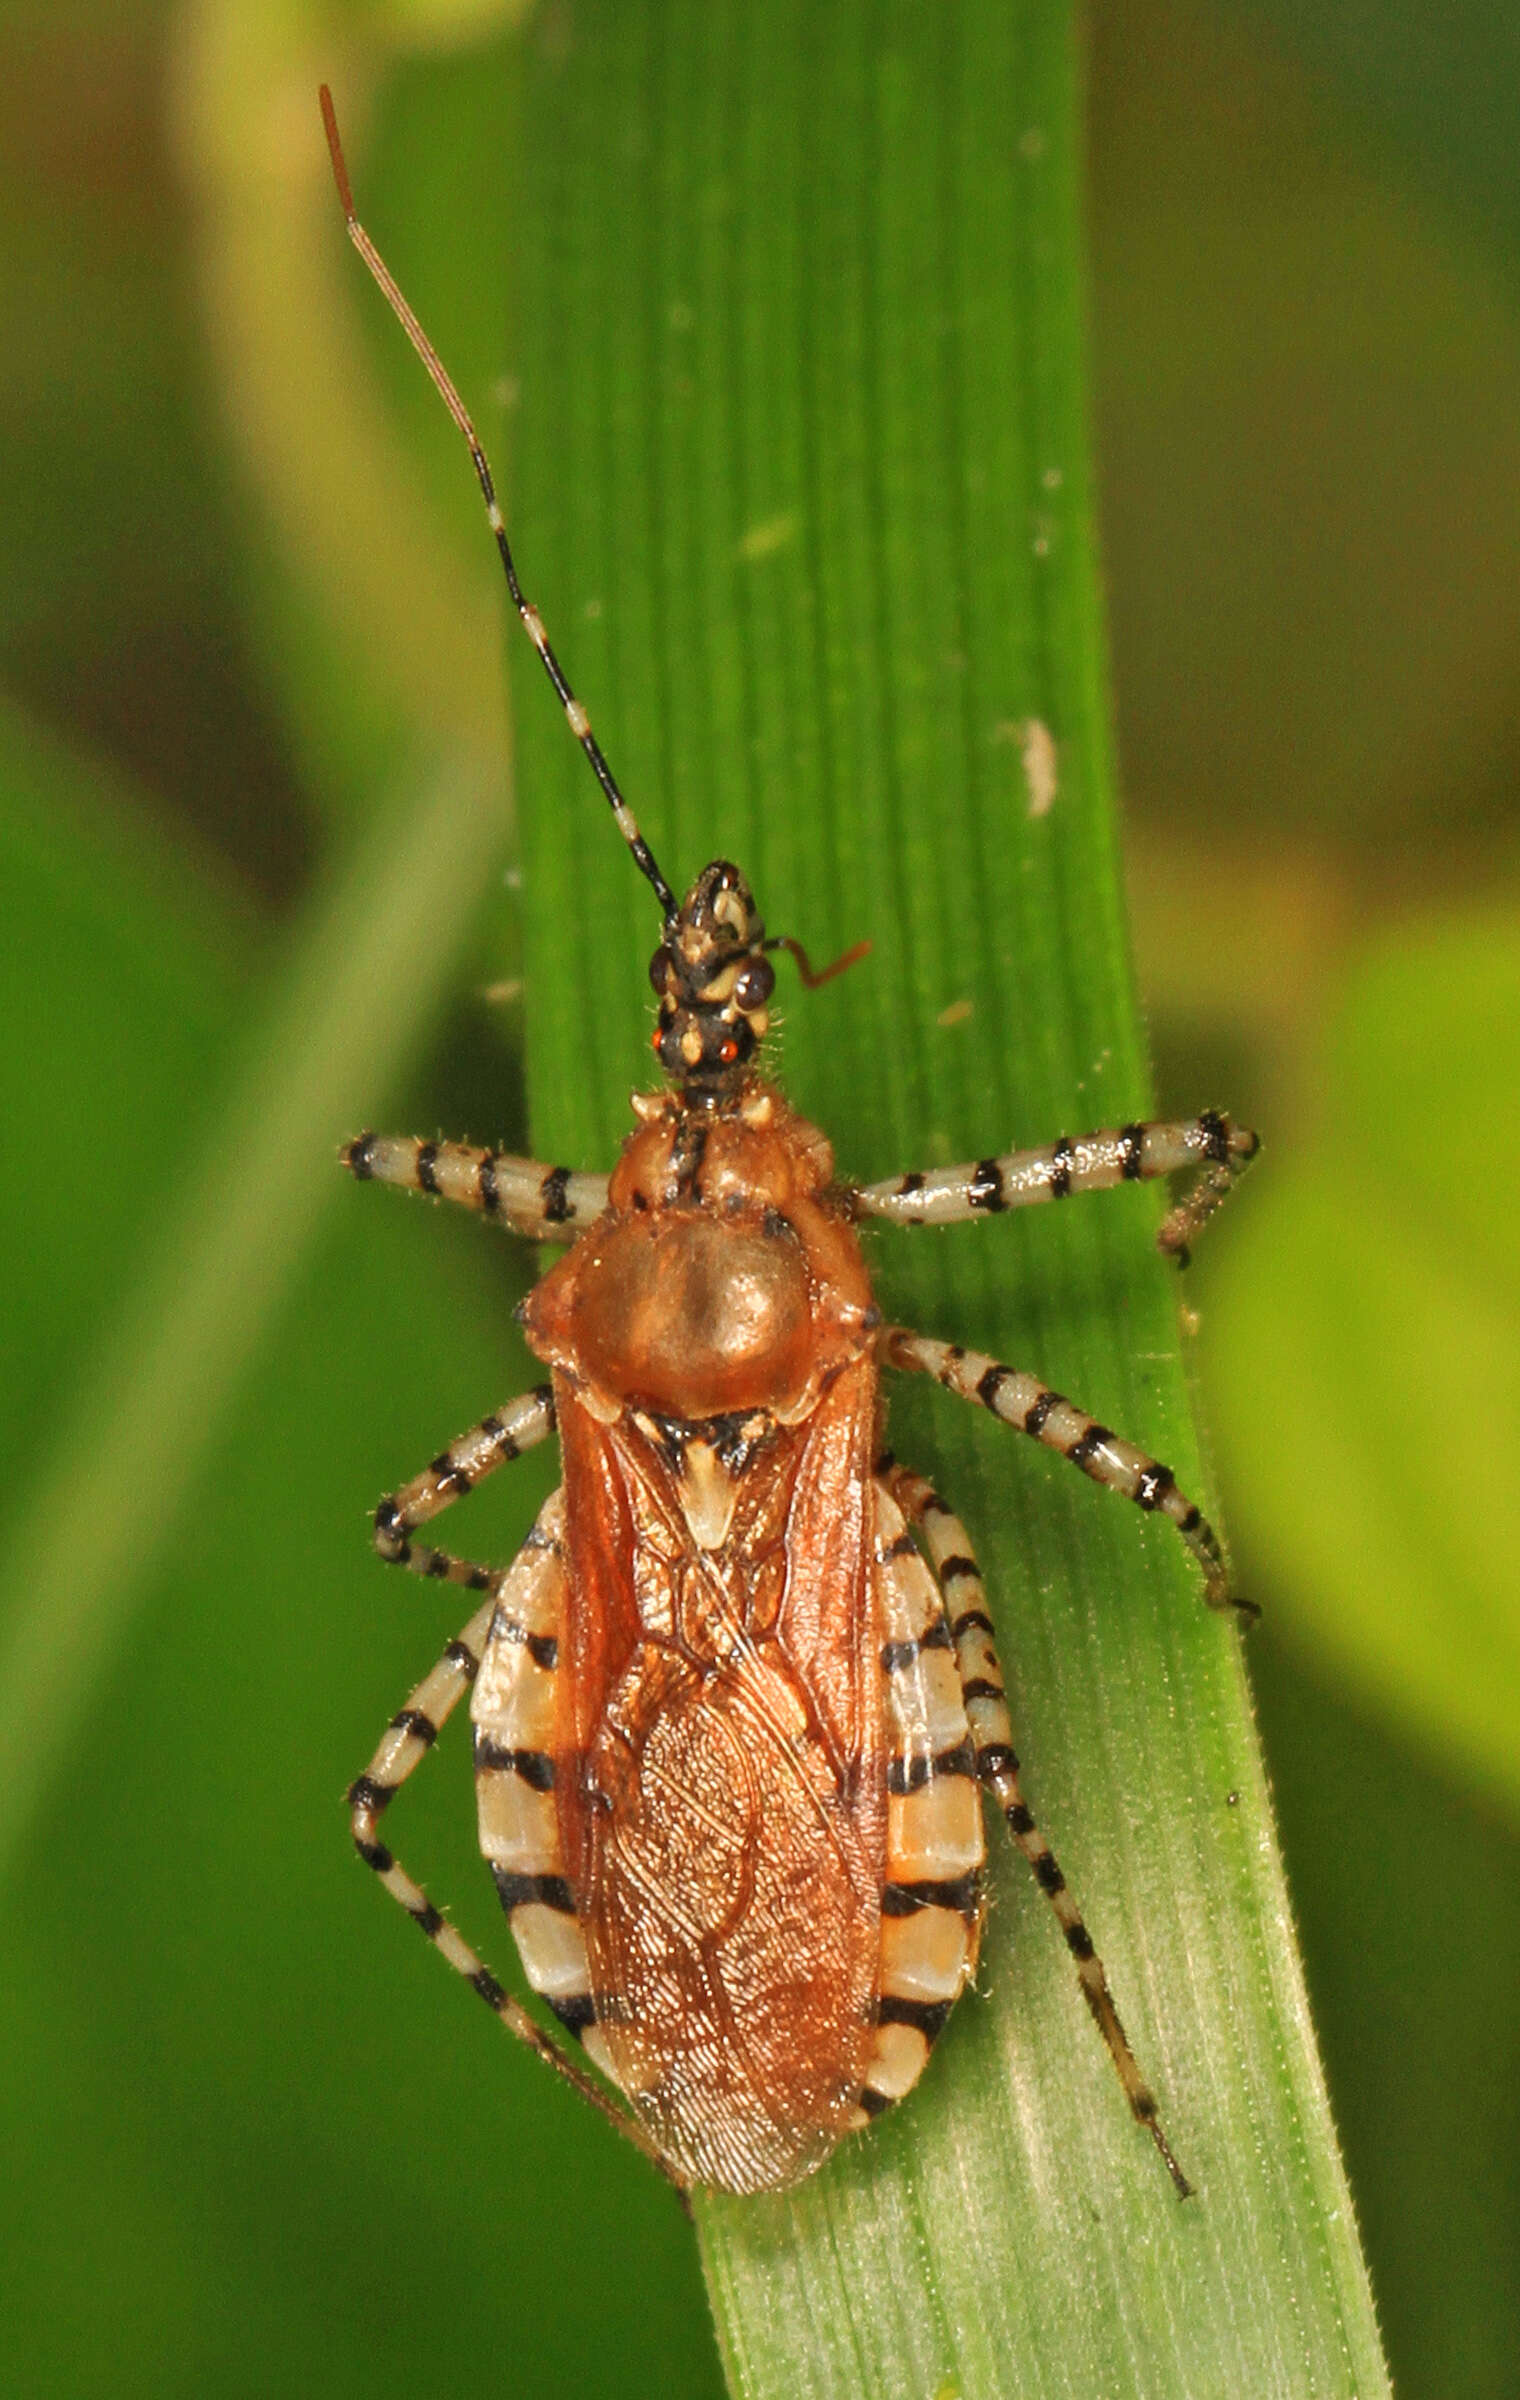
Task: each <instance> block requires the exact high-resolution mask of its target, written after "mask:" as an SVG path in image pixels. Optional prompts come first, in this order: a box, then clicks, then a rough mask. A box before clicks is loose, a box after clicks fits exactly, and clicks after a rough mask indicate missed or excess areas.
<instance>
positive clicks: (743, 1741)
mask: <svg viewBox="0 0 1520 2400" xmlns="http://www.w3.org/2000/svg"><path fill="white" fill-rule="evenodd" d="M875 1403H876V1379H875V1374H874V1370H873V1368H872V1366H871V1364H870V1362H869V1361H862V1362H858V1363H857V1364H855V1365H854V1366H852V1367H851V1368H849V1369H848V1370H846V1372H844V1373H843V1374H841V1375H840V1376H839V1377H838V1378H837V1379H836V1380H835V1382H834V1383H833V1385H832V1386H831V1387H830V1389H829V1390H828V1392H827V1393H826V1394H825V1395H824V1397H823V1398H822V1400H821V1401H820V1403H819V1405H818V1407H817V1408H816V1409H815V1410H814V1411H813V1413H812V1414H811V1415H810V1416H809V1417H808V1418H807V1419H806V1420H805V1422H804V1423H803V1424H802V1425H800V1426H798V1427H795V1428H791V1429H787V1428H781V1427H776V1428H774V1429H772V1430H771V1431H770V1433H769V1434H768V1436H767V1438H766V1439H765V1440H764V1441H763V1442H762V1443H761V1444H759V1445H758V1447H757V1448H756V1449H755V1451H754V1452H753V1453H752V1454H749V1455H745V1456H743V1457H741V1458H740V1459H738V1460H737V1461H736V1462H734V1463H732V1466H731V1471H730V1470H725V1469H723V1468H721V1467H715V1466H714V1463H713V1460H712V1457H711V1453H710V1452H706V1446H705V1445H704V1444H702V1443H700V1442H698V1441H695V1440H694V1441H693V1442H692V1443H691V1444H688V1445H686V1446H684V1447H683V1446H682V1445H680V1444H679V1443H676V1444H673V1445H669V1446H667V1445H662V1444H657V1443H655V1442H653V1441H651V1440H648V1439H646V1438H645V1437H644V1436H643V1434H641V1433H640V1432H639V1431H638V1429H637V1428H636V1427H635V1426H634V1425H633V1424H632V1423H631V1422H630V1421H628V1420H626V1419H625V1420H621V1421H620V1422H619V1423H617V1424H616V1425H614V1426H611V1427H608V1426H605V1425H602V1424H599V1423H597V1422H596V1420H595V1419H593V1418H592V1417H591V1415H590V1414H589V1412H588V1411H587V1410H586V1409H585V1408H584V1407H583V1406H582V1405H581V1404H580V1403H579V1402H578V1401H577V1400H576V1398H575V1395H574V1392H573V1389H567V1390H566V1391H565V1392H564V1394H563V1395H562V1397H561V1403H560V1427H561V1438H562V1441H563V1444H564V1461H565V1479H566V1501H567V1507H566V1551H567V1577H566V1607H565V1656H564V1665H565V1674H564V1676H563V1678H562V1683H561V1689H562V1692H563V1694H564V1701H563V1706H564V1709H565V1711H566V1712H567V1714H566V1720H565V1735H566V1745H567V1749H568V1750H569V1752H570V1756H569V1757H568V1758H567V1761H566V1765H567V1770H568V1771H567V1772H566V1773H565V1774H564V1775H563V1776H562V1777H561V1778H560V1780H559V1782H558V1785H557V1804H558V1810H559V1821H560V1832H561V1843H562V1850H563V1854H564V1857H565V1860H566V1863H567V1869H568V1872H569V1875H570V1880H571V1884H572V1888H573V1889H574V1891H575V1894H576V1898H577V1904H578V1910H579V1914H580V1918H581V1923H582V1927H583V1930H584V1933H585V1939H586V1946H587V1951H588V1954H589V1958H590V1966H591V1988H592V1992H593V1995H594V1999H595V2004H596V2010H597V2015H598V2018H599V2020H600V2029H601V2040H602V2045H603V2046H604V2051H605V2055H606V2056H607V2057H608V2058H609V2059H610V2061H611V2063H612V2066H613V2069H614V2072H615V2074H616V2076H617V2079H618V2081H619V2082H620V2083H621V2085H622V2086H623V2089H624V2090H625V2091H626V2092H627V2093H628V2095H629V2097H630V2098H631V2099H632V2100H633V2101H634V2103H635V2105H636V2106H637V2107H638V2109H639V2111H640V2114H641V2115H642V2116H643V2117H644V2119H645V2121H646V2123H647V2124H648V2126H649V2128H650V2130H651V2132H652V2133H653V2134H654V2135H655V2138H656V2139H657V2141H658V2142H659V2144H660V2146H661V2148H662V2150H663V2151H665V2152H666V2154H667V2155H668V2156H669V2157H670V2158H671V2159H672V2161H673V2162H674V2163H675V2164H676V2165H677V2166H678V2167H679V2168H680V2169H681V2170H682V2172H684V2173H685V2174H687V2175H690V2176H692V2177H693V2178H695V2179H697V2180H700V2181H703V2182H708V2183H716V2184H721V2185H724V2186H726V2187H727V2188H728V2189H730V2190H754V2189H761V2188H768V2187H774V2186H775V2185H777V2184H782V2183H788V2182H791V2181H794V2180H795V2179H796V2178H797V2177H798V2176H799V2175H802V2174H805V2173H806V2172H807V2170H808V2169H809V2168H810V2167H812V2166H814V2165H816V2164H817V2162H818V2160H819V2159H820V2158H821V2157H823V2156H824V2155H826V2153H827V2152H828V2150H829V2149H830V2148H832V2146H833V2144H834V2143H835V2142H836V2141H837V2140H838V2138H839V2135H840V2133H841V2132H842V2131H843V2130H844V2128H845V2125H846V2122H847V2120H848V2118H849V2115H850V2111H851V2108H852V2107H853V2105H854V2102H855V2098H856V2095H857V2093H858V2091H859V2087H860V2084H861V2081H862V2078H863V2076H864V2073H865V2069H866V2064H867V2060H868V2058H869V2055H870V2048H871V2041H872V2026H873V2019H874V2000H875V1979H876V1973H877V1960H878V1949H879V1920H880V1896H881V1884H882V1879H883V1873H884V1861H885V1846H886V1782H885V1762H884V1745H885V1735H884V1718H883V1701H882V1687H881V1672H880V1665H879V1661H878V1659H877V1657H876V1654H875V1653H876V1649H877V1643H876V1640H875V1636H874V1633H873V1631H872V1625H873V1622H874V1616H875V1610H874V1606H873V1596H872V1593H873V1587H872V1585H871V1582H870V1576H869V1563H870V1562H869V1546H868V1537H869V1532H870V1525H871V1508H872V1498H871V1486H870V1459H871V1442H872V1434H873V1430H874V1416H875ZM693 1430H695V1429H693ZM703 1452H705V1455H704V1456H702V1458H701V1463H700V1466H699V1465H698V1464H697V1454H698V1453H703ZM725 1472H727V1473H728V1474H729V1482H728V1486H727V1488H726V1489H722V1488H720V1490H719V1493H718V1497H717V1499H716V1501H715V1498H714V1483H713V1478H714V1475H715V1474H716V1475H718V1476H719V1477H721V1476H722V1474H724V1473H725ZM725 1508H726V1511H727V1514H726V1522H724V1523H723V1524H722V1538H721V1539H719V1540H716V1541H714V1538H713V1537H714V1533H715V1530H716V1527H717V1524H718V1521H719V1520H720V1519H722V1517H723V1514H724V1510H725ZM693 1517H695V1519H696V1523H697V1526H698V1528H699V1529H700V1531H701V1532H702V1534H703V1535H704V1536H705V1537H706V1541H707V1542H708V1543H709V1544H711V1545H712V1546H704V1543H703V1541H701V1540H699V1539H698V1538H697V1534H696V1533H695V1532H694V1531H693V1526H692V1519H693Z"/></svg>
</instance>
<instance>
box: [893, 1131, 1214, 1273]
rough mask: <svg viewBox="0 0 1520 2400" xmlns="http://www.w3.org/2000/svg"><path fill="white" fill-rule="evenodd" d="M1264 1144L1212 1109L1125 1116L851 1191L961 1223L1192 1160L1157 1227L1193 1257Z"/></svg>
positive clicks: (912, 1219) (920, 1221)
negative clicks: (1207, 1223) (1140, 1120)
mask: <svg viewBox="0 0 1520 2400" xmlns="http://www.w3.org/2000/svg"><path fill="white" fill-rule="evenodd" d="M1260 1147H1261V1144H1260V1141H1259V1140H1258V1138H1257V1136H1256V1135H1255V1134H1254V1133H1252V1132H1251V1131H1250V1130H1249V1128H1248V1127H1246V1126H1244V1125H1235V1124H1232V1123H1231V1121H1230V1119H1229V1118H1228V1117H1222V1116H1220V1115H1218V1114H1217V1112H1216V1111H1214V1110H1213V1109H1207V1110H1205V1112H1204V1113H1203V1115H1202V1116H1199V1117H1189V1118H1188V1119H1187V1120H1186V1122H1185V1123H1182V1124H1154V1125H1120V1126H1116V1127H1114V1128H1112V1129H1110V1130H1108V1131H1105V1132H1101V1133H1084V1134H1083V1135H1081V1136H1080V1138H1079V1139H1077V1140H1071V1139H1070V1138H1069V1137H1068V1136H1066V1135H1064V1134H1063V1135H1062V1137H1061V1139H1060V1140H1059V1141H1057V1142H1051V1143H1050V1144H1048V1146H1047V1147H1046V1148H1044V1149H1043V1150H1010V1151H1008V1152H1007V1153H1005V1155H1004V1156H1002V1157H1000V1158H983V1159H978V1160H976V1161H974V1162H970V1163H967V1164H966V1165H964V1166H958V1167H936V1168H935V1169H934V1170H933V1172H932V1173H929V1174H924V1175H898V1176H894V1177H893V1178H892V1179H891V1180H890V1181H889V1182H886V1183H868V1184H866V1185H865V1186H864V1187H863V1188H862V1189H860V1190H858V1191H856V1192H855V1193H854V1195H853V1199H854V1205H855V1208H856V1211H857V1213H858V1214H859V1215H861V1216H866V1217H885V1218H887V1219H888V1220H889V1221H890V1222H891V1223H892V1224H894V1225H958V1224H963V1223H964V1222H965V1221H966V1220H967V1219H968V1218H971V1217H981V1216H998V1215H1000V1214H1001V1213H1002V1212H1003V1210H1005V1209H1009V1208H1030V1207H1033V1206H1034V1205H1035V1203H1036V1202H1038V1201H1041V1200H1065V1199H1066V1198H1068V1197H1069V1196H1070V1194H1072V1193H1073V1192H1106V1191H1109V1190H1111V1189H1112V1188H1113V1186H1114V1185H1115V1184H1116V1183H1141V1182H1148V1181H1149V1180H1150V1178H1151V1177H1152V1176H1155V1175H1173V1174H1176V1173H1177V1172H1178V1171H1179V1169H1181V1168H1184V1167H1194V1168H1196V1169H1197V1170H1198V1176H1197V1180H1196V1182H1195V1183H1194V1184H1193V1187H1192V1189H1191V1190H1190V1191H1189V1192H1188V1193H1187V1194H1186V1195H1185V1196H1184V1198H1183V1199H1181V1200H1180V1201H1179V1202H1178V1204H1177V1206H1176V1207H1175V1208H1174V1209H1173V1210H1172V1212H1171V1214H1170V1215H1169V1216H1168V1217H1167V1218H1166V1219H1165V1221H1164V1223H1163V1224H1162V1226H1161V1229H1160V1231H1159V1233H1158V1234H1157V1236H1156V1242H1157V1246H1158V1248H1160V1249H1162V1250H1165V1251H1166V1252H1167V1253H1168V1254H1169V1255H1170V1256H1171V1257H1173V1258H1176V1259H1177V1260H1178V1261H1179V1263H1181V1264H1185V1263H1186V1260H1187V1255H1188V1242H1189V1240H1190V1239H1191V1237H1192V1236H1193V1235H1194V1234H1195V1233H1196V1232H1197V1230H1198V1228H1199V1226H1200V1225H1201V1224H1202V1223H1203V1221H1204V1219H1205V1218H1206V1217H1209V1216H1211V1215H1212V1214H1213V1212H1214V1210H1215V1209H1216V1208H1217V1207H1218V1206H1219V1204H1220V1202H1221V1201H1222V1200H1223V1199H1224V1197H1225V1195H1226V1193H1227V1192H1228V1191H1229V1190H1230V1187H1231V1186H1232V1184H1234V1183H1235V1182H1236V1180H1237V1179H1238V1177H1239V1176H1241V1175H1242V1174H1243V1173H1244V1172H1245V1169H1246V1168H1247V1167H1248V1166H1249V1165H1250V1163H1251V1161H1252V1159H1253V1158H1254V1157H1255V1156H1256V1153H1257V1151H1258V1150H1259V1149H1260Z"/></svg>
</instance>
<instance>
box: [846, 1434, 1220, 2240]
mask: <svg viewBox="0 0 1520 2400" xmlns="http://www.w3.org/2000/svg"><path fill="white" fill-rule="evenodd" d="M877 1473H878V1474H879V1475H882V1476H883V1477H884V1480H885V1482H886V1484H887V1487H888V1489H889V1490H890V1491H891V1492H892V1494H893V1496H894V1498H895V1499H896V1501H897V1503H898V1506H899V1507H900V1508H901V1510H902V1512H903V1515H904V1516H905V1517H906V1519H907V1521H908V1523H909V1524H910V1525H916V1526H917V1527H918V1528H919V1530H920V1532H921V1533H922V1535H923V1540H924V1545H925V1548H926V1549H927V1550H928V1553H929V1559H930V1563H931V1565H932V1566H933V1569H934V1573H935V1576H936V1578H937V1580H938V1582H939V1586H940V1589H941V1591H942V1592H943V1594H944V1597H945V1606H946V1608H947V1610H948V1611H949V1631H950V1638H951V1639H952V1641H953V1642H954V1645H955V1665H956V1669H957V1672H958V1677H959V1682H960V1688H961V1693H962V1696H963V1700H964V1705H965V1710H966V1717H967V1721H968V1723H969V1725H970V1728H971V1740H972V1744H973V1746H974V1749H975V1753H976V1765H977V1772H978V1774H979V1775H980V1777H981V1779H982V1781H983V1783H984V1784H985V1785H986V1786H987V1789H988V1790H989V1791H990V1792H991V1793H992V1794H993V1796H994V1797H995V1799H996V1801H997V1804H998V1806H999V1808H1000V1809H1001V1810H1002V1812H1003V1815H1004V1817H1005V1818H1006V1820H1007V1823H1008V1830H1009V1832H1010V1833H1011V1834H1012V1835H1013V1838H1014V1840H1015V1841H1016V1842H1017V1843H1018V1846H1019V1848H1020V1849H1021V1850H1022V1851H1023V1853H1024V1856H1025V1857H1026V1858H1027V1859H1028V1861H1029V1864H1030V1866H1031V1868H1032V1869H1033V1871H1034V1879H1035V1881H1036V1883H1037V1884H1038V1885H1039V1887H1040V1889H1041V1891H1042V1892H1043V1893H1044V1894H1045V1897H1046V1899H1047V1900H1048V1901H1049V1902H1050V1905H1051V1907H1052V1908H1053V1909H1054V1910H1055V1913H1056V1917H1057V1920H1058V1922H1059V1924H1060V1927H1061V1932H1062V1936H1063V1938H1064V1940H1065V1943H1066V1947H1067V1949H1068V1950H1069V1951H1070V1952H1071V1955H1072V1957H1073V1959H1074V1960H1075V1961H1076V1967H1077V1976H1078V1980H1079V1981H1080V1983H1081V1986H1082V1997H1083V1998H1084V1999H1085V2001H1086V2002H1087V2005H1088V2007H1089V2008H1090V2009H1091V2011H1092V2014H1093V2017H1094V2019H1095V2021H1096V2023H1097V2027H1098V2031H1099V2032H1100V2033H1101V2034H1102V2036H1103V2039H1104V2041H1105V2042H1106V2044H1107V2045H1108V2054H1109V2056H1110V2058H1111V2059H1112V2060H1113V2062H1114V2065H1115V2067H1116V2069H1117V2070H1118V2075H1119V2081H1120V2082H1121V2083H1122V2084H1123V2086H1124V2096H1125V2098H1126V2099H1127V2100H1128V2102H1129V2105H1130V2109H1131V2112H1132V2114H1133V2115H1134V2117H1135V2119H1136V2121H1137V2122H1138V2123H1139V2124H1141V2125H1143V2126H1144V2127H1145V2130H1146V2132H1147V2133H1148V2134H1149V2135H1150V2137H1151V2140H1152V2141H1153V2142H1154V2143H1155V2145H1156V2148H1157V2149H1158V2150H1159V2151H1160V2153H1161V2157H1162V2161H1163V2163H1164V2165H1165V2167H1166V2171H1167V2173H1168V2174H1169V2175H1170V2177H1171V2179H1172V2181H1173V2183H1174V2184H1175V2185H1176V2187H1177V2191H1178V2195H1179V2197H1180V2198H1182V2199H1184V2200H1185V2199H1187V2197H1188V2195H1189V2193H1190V2192H1191V2190H1192V2186H1191V2185H1190V2184H1189V2182H1188V2180H1187V2178H1186V2176H1185V2175H1184V2174H1183V2172H1182V2169H1181V2168H1180V2167H1179V2166H1178V2164H1177V2161H1176V2159H1175V2158H1174V2157H1173V2155H1172V2151H1171V2146H1170V2144H1169V2143H1168V2141H1167V2138H1166V2135H1165V2134H1164V2133H1163V2132H1162V2130H1161V2124H1160V2120H1159V2118H1158V2116H1157V2113H1156V2101H1155V2095H1154V2094H1153V2093H1152V2091H1151V2089H1150V2086H1149V2085H1148V2084H1147V2082H1146V2080H1145V2078H1144V2076H1143V2075H1142V2074H1141V2072H1140V2069H1139V2067H1138V2065H1137V2064H1136V2062H1135V2054H1134V2052H1133V2050H1132V2049H1131V2048H1130V2046H1129V2040H1128V2037H1127V2035H1126V2034H1125V2031H1124V2027H1123V2025H1122V2023H1121V2022H1120V2018H1119V2012H1118V2010H1117V2008H1116V2007H1115V2006H1114V1999H1113V1994H1112V1992H1111V1991H1110V1990H1109V1985H1108V1977H1107V1975H1106V1974H1105V1973H1104V1971H1103V1961H1102V1960H1101V1958H1099V1956H1098V1953H1097V1951H1096V1950H1095V1948H1094V1947H1093V1939H1092V1935H1091V1934H1090V1933H1089V1932H1088V1930H1087V1927H1086V1925H1085V1924H1084V1923H1083V1921H1082V1912H1081V1910H1080V1909H1079V1908H1078V1906H1077V1904H1076V1901H1075V1900H1074V1899H1073V1897H1072V1894H1071V1888H1070V1886H1069V1885H1068V1883H1067V1881H1066V1878H1065V1876H1064V1875H1063V1874H1062V1872H1061V1870H1060V1868H1059V1866H1058V1865H1057V1864H1056V1859H1055V1854H1054V1852H1053V1851H1052V1850H1051V1847H1050V1844H1049V1843H1048V1842H1047V1841H1046V1839H1045V1836H1044V1835H1043V1834H1042V1833H1041V1831H1040V1829H1039V1827H1038V1825H1037V1824H1036V1823H1035V1821H1034V1817H1033V1815H1032V1814H1031V1812H1030V1809H1029V1806H1028V1803H1027V1802H1026V1800H1025V1798H1024V1793H1023V1787H1022V1785H1021V1784H1020V1781H1019V1761H1018V1756H1017V1754H1016V1752H1015V1750H1014V1747H1013V1727H1012V1725H1011V1723H1010V1722H1009V1717H1008V1703H1007V1700H1006V1698H1005V1696H1004V1691H1003V1670H1002V1668H1001V1667H1000V1666H999V1664H998V1655H997V1649H996V1645H995V1641H994V1636H993V1630H992V1619H991V1618H990V1616H989V1615H988V1613H987V1602H986V1593H985V1591H984V1589H983V1586H982V1578H981V1573H980V1571H979V1569H978V1567H977V1563H976V1560H975V1559H974V1558H973V1556H972V1554H971V1544H970V1541H969V1540H968V1538H967V1534H966V1529H965V1527H964V1525H962V1523H961V1521H960V1519H959V1518H958V1517H957V1516H955V1515H953V1514H952V1512H951V1511H950V1510H949V1509H948V1508H947V1507H946V1506H945V1503H944V1501H943V1500H941V1498H940V1497H939V1494H938V1493H937V1492H936V1491H935V1490H934V1489H933V1488H932V1486H931V1485H930V1484H928V1483H926V1482H925V1480H924V1478H923V1477H922V1476H921V1475H915V1474H913V1473H911V1472H910V1471H909V1470H908V1469H907V1468H906V1467H899V1466H897V1465H895V1464H894V1463H893V1462H892V1461H891V1460H890V1459H882V1460H880V1461H879V1462H878V1465H877Z"/></svg>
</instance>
